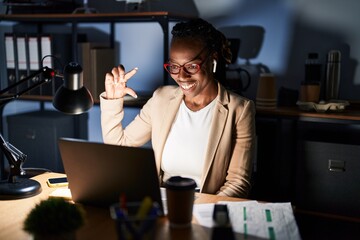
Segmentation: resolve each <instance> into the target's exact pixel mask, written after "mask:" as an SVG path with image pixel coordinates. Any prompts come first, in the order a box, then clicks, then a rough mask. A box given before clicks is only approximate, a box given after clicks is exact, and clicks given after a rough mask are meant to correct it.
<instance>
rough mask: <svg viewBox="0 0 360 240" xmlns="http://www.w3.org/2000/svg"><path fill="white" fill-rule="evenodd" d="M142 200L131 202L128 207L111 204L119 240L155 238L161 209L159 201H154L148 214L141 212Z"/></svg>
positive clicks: (111, 212)
mask: <svg viewBox="0 0 360 240" xmlns="http://www.w3.org/2000/svg"><path fill="white" fill-rule="evenodd" d="M140 207H141V202H130V203H127V204H126V208H121V207H120V205H119V203H115V204H113V205H111V206H110V215H111V218H112V219H114V220H115V223H116V229H117V234H118V239H119V240H130V239H131V240H140V239H141V240H147V239H155V225H156V220H157V218H158V217H159V216H160V213H161V210H160V207H159V205H158V204H157V203H153V204H152V206H151V207H150V209H149V211H148V213H147V214H145V215H143V214H139V212H138V211H139V209H140Z"/></svg>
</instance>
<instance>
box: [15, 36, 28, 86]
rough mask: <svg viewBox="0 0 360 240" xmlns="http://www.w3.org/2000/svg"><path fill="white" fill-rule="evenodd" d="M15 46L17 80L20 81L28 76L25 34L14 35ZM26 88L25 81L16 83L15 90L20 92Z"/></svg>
mask: <svg viewBox="0 0 360 240" xmlns="http://www.w3.org/2000/svg"><path fill="white" fill-rule="evenodd" d="M16 48H17V71H18V73H17V77H18V78H17V81H20V80H22V79H24V78H25V77H27V76H28V71H27V69H28V67H27V64H28V63H27V56H26V52H27V47H26V36H25V35H16ZM26 88H27V83H22V84H20V85H18V89H17V91H18V92H20V91H22V90H24V89H26Z"/></svg>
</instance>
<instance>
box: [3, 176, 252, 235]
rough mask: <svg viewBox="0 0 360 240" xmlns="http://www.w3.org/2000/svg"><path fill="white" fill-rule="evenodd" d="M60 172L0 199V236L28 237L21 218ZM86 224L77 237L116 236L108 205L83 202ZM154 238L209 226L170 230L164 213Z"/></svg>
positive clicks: (204, 199) (202, 199) (209, 198)
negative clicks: (32, 190)
mask: <svg viewBox="0 0 360 240" xmlns="http://www.w3.org/2000/svg"><path fill="white" fill-rule="evenodd" d="M61 176H64V174H59V173H45V174H42V175H38V176H36V177H34V179H35V180H37V181H39V182H40V183H41V187H42V192H41V193H40V194H39V195H36V196H34V197H30V198H25V199H19V200H5V201H0V212H1V218H0V239H7V240H12V239H14V240H19V239H31V236H30V235H28V234H27V233H26V232H24V231H23V230H22V226H23V222H24V220H25V218H26V216H27V214H28V213H29V212H30V211H31V209H32V208H33V207H34V206H35V205H36V204H37V203H39V202H40V201H41V200H44V199H47V198H48V196H49V194H50V193H51V192H52V191H53V190H54V189H53V188H49V187H48V186H47V184H46V180H47V179H48V178H50V177H61ZM196 197H197V198H196V201H195V203H214V202H218V201H244V200H245V199H240V198H230V197H220V196H216V195H209V194H197V196H196ZM85 211H86V215H87V217H86V225H85V226H83V227H82V228H81V229H80V230H79V231H78V233H77V239H78V240H81V239H87V240H88V239H107V240H108V239H117V235H116V229H115V224H114V222H113V220H112V219H111V218H110V213H109V210H108V209H104V208H96V207H88V206H85ZM156 235H157V238H156V239H175V240H176V239H179V240H180V239H181V240H184V239H201V240H203V239H209V238H210V237H209V236H210V230H209V229H205V228H204V227H202V226H200V225H197V224H196V223H195V220H193V225H192V227H191V228H189V229H185V230H179V229H178V230H173V229H170V228H169V224H168V220H167V218H166V217H162V218H160V219H159V221H158V224H157V232H156Z"/></svg>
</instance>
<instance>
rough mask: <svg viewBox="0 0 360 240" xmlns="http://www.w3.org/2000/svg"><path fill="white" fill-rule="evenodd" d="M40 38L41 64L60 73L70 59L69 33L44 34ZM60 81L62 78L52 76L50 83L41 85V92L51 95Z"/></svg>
mask: <svg viewBox="0 0 360 240" xmlns="http://www.w3.org/2000/svg"><path fill="white" fill-rule="evenodd" d="M40 39H41V40H40V46H41V55H40V56H41V59H42V66H47V67H49V68H52V69H54V70H55V71H56V72H60V73H61V72H62V71H63V68H64V66H65V64H67V63H69V62H70V61H71V60H72V47H71V46H72V45H71V44H72V42H71V34H44V35H41V37H40ZM48 56H50V57H48ZM44 57H45V58H44ZM62 83H63V80H62V79H60V78H56V77H54V78H53V80H52V82H51V83H47V84H43V85H42V86H41V94H42V95H46V96H53V95H54V94H55V92H56V90H57V89H58V88H59V87H60V86H61V85H62Z"/></svg>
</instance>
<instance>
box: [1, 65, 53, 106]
mask: <svg viewBox="0 0 360 240" xmlns="http://www.w3.org/2000/svg"><path fill="white" fill-rule="evenodd" d="M40 74H42V75H43V76H44V77H43V78H42V79H41V80H40V81H38V82H35V83H34V84H32V85H31V86H29V87H27V88H25V89H24V90H22V91H20V92H17V93H15V94H12V95H9V94H7V95H5V96H2V95H3V94H4V93H6V92H8V91H10V90H12V89H14V88H16V87H17V86H18V85H20V84H22V83H25V82H27V81H29V80H32V79H33V78H34V77H36V76H38V75H40ZM54 76H55V71H54V70H53V69H51V68H48V67H43V68H41V69H39V70H38V71H36V72H34V73H33V74H31V75H29V76H27V77H25V78H23V79H21V80H20V81H18V82H16V83H14V84H12V85H10V86H8V87H7V88H5V89H3V90H0V101H4V102H1V105H5V104H6V103H8V102H10V101H12V100H14V99H16V98H19V97H20V96H21V95H23V94H24V93H27V92H29V91H31V90H33V89H34V88H37V87H39V86H40V85H42V84H44V83H47V82H50V81H51V80H52V78H53V77H54Z"/></svg>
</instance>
